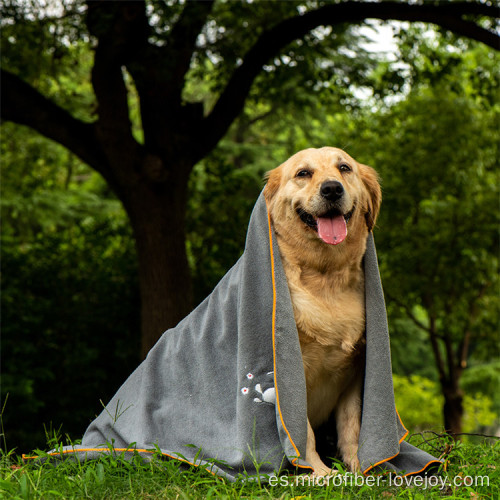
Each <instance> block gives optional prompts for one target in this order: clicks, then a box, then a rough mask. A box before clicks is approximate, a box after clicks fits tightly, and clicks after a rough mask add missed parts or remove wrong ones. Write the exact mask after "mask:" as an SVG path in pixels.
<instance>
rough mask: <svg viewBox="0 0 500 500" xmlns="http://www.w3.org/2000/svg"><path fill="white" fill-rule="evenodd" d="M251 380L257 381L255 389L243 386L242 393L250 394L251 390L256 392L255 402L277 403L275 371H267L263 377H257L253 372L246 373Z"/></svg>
mask: <svg viewBox="0 0 500 500" xmlns="http://www.w3.org/2000/svg"><path fill="white" fill-rule="evenodd" d="M246 378H247V380H248V381H249V382H252V383H253V382H256V384H255V385H254V387H253V389H252V388H251V387H242V388H241V393H242V394H243V395H244V396H248V395H249V394H250V391H253V392H255V393H256V394H255V395H254V398H253V401H254V403H268V404H272V405H274V404H276V390H275V389H274V372H267V373H266V374H265V375H262V376H261V377H256V376H255V375H254V374H253V373H251V372H249V373H247V374H246Z"/></svg>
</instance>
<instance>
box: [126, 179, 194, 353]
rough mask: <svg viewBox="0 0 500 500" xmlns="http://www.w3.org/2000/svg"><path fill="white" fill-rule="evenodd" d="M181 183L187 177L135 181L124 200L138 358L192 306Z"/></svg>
mask: <svg viewBox="0 0 500 500" xmlns="http://www.w3.org/2000/svg"><path fill="white" fill-rule="evenodd" d="M186 177H187V176H186ZM186 186H187V178H186V180H182V181H179V179H176V182H162V183H149V182H140V183H139V184H138V185H136V186H135V187H134V189H133V190H132V192H131V193H130V195H129V196H128V198H129V199H128V200H127V201H126V203H125V205H126V208H127V211H128V214H129V217H130V220H131V223H132V227H133V229H134V233H135V239H136V248H137V258H138V264H139V285H140V292H141V327H142V328H141V329H142V337H141V357H142V359H143V358H145V357H146V355H147V353H148V352H149V350H150V349H151V348H152V347H153V345H154V344H155V343H156V341H157V340H158V339H159V338H160V336H161V334H162V333H163V332H164V331H165V330H167V329H168V328H171V327H173V326H175V325H176V324H177V323H178V322H179V321H180V320H181V319H182V318H183V317H184V316H186V315H187V314H188V313H189V312H190V311H191V308H192V302H193V301H192V287H191V276H190V272H189V265H188V259H187V255H186V245H185V242H186V234H185V207H186V191H187V187H186Z"/></svg>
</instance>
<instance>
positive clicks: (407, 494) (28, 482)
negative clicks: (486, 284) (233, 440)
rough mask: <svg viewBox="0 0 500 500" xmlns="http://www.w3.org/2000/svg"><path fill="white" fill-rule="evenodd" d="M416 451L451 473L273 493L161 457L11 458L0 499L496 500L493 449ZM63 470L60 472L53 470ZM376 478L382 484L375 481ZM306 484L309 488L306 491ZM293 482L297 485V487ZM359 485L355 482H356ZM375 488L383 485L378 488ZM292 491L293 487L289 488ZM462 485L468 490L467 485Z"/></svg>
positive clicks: (435, 443)
mask: <svg viewBox="0 0 500 500" xmlns="http://www.w3.org/2000/svg"><path fill="white" fill-rule="evenodd" d="M414 440H415V441H417V440H418V442H415V443H413V444H418V445H419V446H420V447H422V448H424V449H426V451H428V452H430V453H433V454H435V455H440V454H441V453H442V452H445V450H448V451H447V454H446V456H445V458H446V461H447V467H446V470H440V472H439V474H438V477H437V478H435V480H436V482H435V483H429V484H427V485H424V482H423V481H422V483H418V484H417V483H415V484H411V479H410V478H408V479H407V480H408V483H406V480H404V479H403V480H402V482H401V483H399V482H396V481H394V480H393V484H391V483H390V478H389V477H387V476H385V477H384V476H372V479H373V483H372V484H371V485H368V484H363V482H362V481H360V480H361V477H360V476H357V477H356V476H350V475H349V474H346V475H345V476H344V474H343V472H342V471H341V472H340V474H342V476H343V478H342V479H343V480H344V477H345V481H346V483H347V484H346V485H342V486H338V485H335V483H334V482H333V480H332V481H331V482H329V483H327V484H324V485H312V484H311V485H309V484H308V481H307V479H304V478H303V477H302V478H301V477H300V476H299V477H297V476H295V475H294V471H293V470H292V471H290V475H286V474H285V475H283V476H281V477H280V478H278V481H276V482H277V483H278V484H277V485H276V486H271V484H269V483H268V482H267V481H255V480H254V481H237V482H235V483H230V482H228V481H226V480H223V479H221V478H218V477H215V476H213V475H211V474H210V473H208V472H206V471H205V470H203V469H201V468H196V467H191V468H186V467H184V466H182V465H180V464H179V462H176V461H165V460H163V459H162V458H161V456H156V457H154V459H153V460H151V461H149V462H147V463H146V462H144V461H142V460H141V459H140V457H138V456H136V457H135V458H133V459H132V460H130V461H125V460H123V458H121V457H120V456H103V457H102V458H101V459H99V460H93V461H88V462H73V461H70V460H66V461H63V462H58V461H57V460H54V459H48V460H47V457H46V455H45V454H43V453H37V454H36V455H38V456H41V457H42V458H44V461H43V462H41V463H40V462H38V461H29V462H28V463H27V464H22V463H19V462H16V461H15V459H14V458H13V456H12V455H11V454H3V456H2V457H1V459H0V476H1V479H0V492H2V493H3V495H4V496H5V497H7V498H32V499H38V498H44V499H50V498H61V497H62V498H67V499H73V498H92V499H96V500H98V499H101V498H102V499H118V498H119V499H125V498H127V499H128V498H130V499H137V498H158V499H160V498H161V499H163V498H187V499H191V498H192V499H198V498H227V499H238V498H269V499H274V498H276V499H282V500H292V499H294V498H304V499H312V498H314V499H329V498H383V497H394V498H410V499H421V498H441V497H443V498H445V497H446V498H449V497H452V498H459V499H470V498H476V497H478V498H483V497H484V498H496V497H497V496H498V494H499V483H500V481H499V480H500V477H499V473H498V471H497V468H495V467H494V466H493V465H492V464H496V463H498V461H499V459H500V447H499V443H498V442H497V443H496V444H495V445H494V446H491V445H488V444H481V445H474V446H473V445H469V444H464V443H456V444H453V443H451V442H450V441H449V440H447V439H446V438H442V437H439V436H438V437H435V436H433V437H432V438H428V439H426V440H425V441H423V440H422V439H421V438H420V439H419V436H417V437H416V438H415V439H414ZM56 464H59V465H58V466H57V467H55V466H54V465H56ZM377 478H378V479H377ZM301 479H304V481H305V482H304V484H301V482H300V481H301ZM296 480H298V483H297V484H296V482H295V481H296ZM356 481H357V482H356ZM377 481H378V484H377ZM287 483H288V484H287ZM464 483H465V485H464Z"/></svg>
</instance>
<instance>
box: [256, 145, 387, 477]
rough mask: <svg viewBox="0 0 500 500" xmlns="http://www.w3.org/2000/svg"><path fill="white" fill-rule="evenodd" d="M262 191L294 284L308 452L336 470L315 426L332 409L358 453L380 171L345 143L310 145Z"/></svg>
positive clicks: (321, 468) (341, 434) (350, 460)
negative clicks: (370, 247)
mask: <svg viewBox="0 0 500 500" xmlns="http://www.w3.org/2000/svg"><path fill="white" fill-rule="evenodd" d="M266 180H267V182H266V186H265V188H264V197H265V199H266V204H267V207H268V210H269V213H270V217H271V220H272V223H273V228H274V231H275V233H276V237H277V242H278V247H279V252H280V255H281V259H282V262H283V268H284V271H285V275H286V278H287V281H288V286H289V289H290V296H291V299H292V305H293V311H294V318H295V323H296V325H297V331H298V334H299V341H300V347H301V351H302V360H303V365H304V373H305V379H306V388H307V416H308V422H307V446H306V461H307V462H309V463H310V464H311V466H312V467H313V469H314V472H313V474H314V475H317V476H324V475H328V474H331V473H332V471H331V469H330V468H329V467H327V466H326V465H325V464H324V463H323V461H322V460H321V458H320V456H319V454H318V453H317V451H316V442H315V436H314V430H313V429H316V428H317V427H318V426H319V425H321V424H322V423H324V422H326V421H327V420H328V419H329V417H330V415H331V414H332V413H334V416H335V420H336V426H337V436H338V441H337V448H338V450H339V453H340V455H341V457H342V460H343V461H344V462H345V463H346V464H347V466H348V467H349V468H350V470H351V471H358V470H359V461H358V458H357V451H358V441H359V430H360V423H361V393H362V386H363V376H364V359H365V356H364V346H365V338H364V331H365V310H364V309H365V307H364V302H365V299H364V273H363V268H362V259H363V255H364V253H365V249H366V240H367V237H368V233H369V231H371V230H372V229H373V226H374V224H375V221H376V219H377V215H378V212H379V208H380V203H381V198H382V194H381V188H380V184H379V181H378V176H377V174H376V172H375V170H373V169H372V168H371V167H368V166H366V165H363V164H361V163H358V162H357V161H356V160H354V159H353V158H352V157H351V156H349V155H348V154H347V153H346V152H344V151H342V150H341V149H337V148H332V147H324V148H320V149H306V150H304V151H300V152H298V153H297V154H295V155H293V156H292V157H291V158H289V159H288V160H287V161H286V162H285V163H283V164H282V165H280V166H279V167H277V168H276V169H274V170H271V171H270V172H268V174H267V175H266Z"/></svg>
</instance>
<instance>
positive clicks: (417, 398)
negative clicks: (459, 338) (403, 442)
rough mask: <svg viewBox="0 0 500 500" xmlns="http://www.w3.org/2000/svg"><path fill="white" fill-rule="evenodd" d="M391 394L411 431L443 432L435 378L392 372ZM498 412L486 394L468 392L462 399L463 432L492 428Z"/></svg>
mask: <svg viewBox="0 0 500 500" xmlns="http://www.w3.org/2000/svg"><path fill="white" fill-rule="evenodd" d="M393 380H394V394H395V397H396V407H397V409H398V412H399V415H400V417H401V419H402V421H403V423H404V425H405V427H406V428H407V429H408V430H409V431H410V433H416V432H422V431H430V430H433V431H436V432H443V429H444V424H443V416H442V408H443V402H444V401H443V396H442V395H441V394H440V387H439V384H438V383H437V382H434V381H432V380H429V379H427V378H425V377H422V376H420V375H410V376H409V377H404V376H401V375H394V376H393ZM498 423H499V422H498V414H497V413H495V412H494V411H493V403H492V401H491V399H490V398H489V397H488V396H485V395H484V394H481V393H480V392H478V393H470V394H469V393H468V394H466V395H465V399H464V422H463V432H464V433H480V432H484V431H485V430H487V431H489V430H491V432H495V428H494V427H493V426H494V425H495V424H496V425H498Z"/></svg>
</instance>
